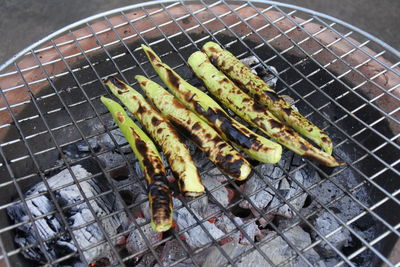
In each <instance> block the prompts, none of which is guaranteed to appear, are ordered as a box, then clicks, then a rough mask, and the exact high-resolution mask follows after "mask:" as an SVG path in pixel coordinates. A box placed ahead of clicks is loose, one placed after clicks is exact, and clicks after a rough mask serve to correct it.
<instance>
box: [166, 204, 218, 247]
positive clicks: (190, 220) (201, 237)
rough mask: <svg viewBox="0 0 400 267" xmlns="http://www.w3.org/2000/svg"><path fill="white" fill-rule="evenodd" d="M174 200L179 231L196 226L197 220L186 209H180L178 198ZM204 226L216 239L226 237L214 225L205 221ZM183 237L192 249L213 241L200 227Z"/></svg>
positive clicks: (188, 231)
mask: <svg viewBox="0 0 400 267" xmlns="http://www.w3.org/2000/svg"><path fill="white" fill-rule="evenodd" d="M173 200H174V218H175V222H176V224H177V226H178V227H179V229H180V230H182V229H186V228H188V227H190V226H193V225H196V224H197V222H196V220H195V218H194V217H193V216H192V215H191V213H190V212H189V211H188V210H187V209H186V208H185V207H181V208H178V207H180V206H181V202H180V200H179V199H176V198H174V199H173ZM193 212H194V214H195V215H196V216H197V218H198V219H199V220H201V216H200V215H199V214H198V213H197V212H196V211H193ZM202 225H203V226H204V227H205V228H206V229H207V230H208V232H209V233H210V235H211V236H212V237H213V238H214V239H217V238H220V237H222V236H223V235H224V233H223V232H222V231H221V230H220V229H218V228H217V227H216V226H215V224H213V223H210V222H208V221H205V222H203V223H202ZM183 237H184V239H185V241H186V243H187V244H188V245H189V246H191V247H192V248H197V247H202V246H204V245H205V244H207V243H210V242H211V239H210V238H209V237H208V235H207V234H206V233H205V232H204V230H203V229H202V227H200V225H198V226H196V227H194V228H191V229H189V230H187V231H185V232H184V233H183Z"/></svg>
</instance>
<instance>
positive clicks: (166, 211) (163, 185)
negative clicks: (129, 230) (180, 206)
mask: <svg viewBox="0 0 400 267" xmlns="http://www.w3.org/2000/svg"><path fill="white" fill-rule="evenodd" d="M153 178H154V182H153V183H151V184H150V185H149V188H148V190H149V194H150V197H151V200H152V202H151V203H152V207H151V209H152V213H153V219H154V223H155V224H156V225H160V224H163V223H165V222H168V221H169V219H170V217H171V215H172V214H171V193H170V191H169V188H168V186H167V179H166V177H165V176H163V175H158V176H155V177H153Z"/></svg>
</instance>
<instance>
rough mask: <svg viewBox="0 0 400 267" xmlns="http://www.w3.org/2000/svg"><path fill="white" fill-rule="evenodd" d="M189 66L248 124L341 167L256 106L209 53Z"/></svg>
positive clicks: (191, 59)
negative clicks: (220, 69) (212, 60)
mask: <svg viewBox="0 0 400 267" xmlns="http://www.w3.org/2000/svg"><path fill="white" fill-rule="evenodd" d="M188 63H189V66H190V67H191V68H192V70H193V71H194V72H195V74H196V75H197V77H199V78H200V79H201V80H202V81H203V82H204V84H205V85H206V86H207V88H208V90H209V91H210V92H211V93H212V94H213V95H214V96H215V97H217V98H218V99H219V100H220V101H221V102H222V103H223V104H224V105H225V106H227V107H229V108H230V109H231V110H232V111H233V112H235V113H236V114H237V115H238V116H240V117H241V118H243V119H244V120H245V121H247V122H248V123H249V124H251V125H252V126H254V127H256V128H258V129H260V130H261V131H263V132H264V133H265V134H267V135H268V136H270V137H272V138H274V139H275V140H276V141H278V142H279V143H281V144H282V145H284V146H286V147H287V148H288V149H290V150H292V151H293V152H295V153H297V154H299V155H301V156H303V157H306V158H310V159H314V160H316V161H318V162H321V163H322V164H324V165H326V166H330V167H334V166H338V165H340V163H339V162H338V161H336V159H335V158H333V157H332V156H331V155H329V154H327V153H325V152H323V151H321V150H319V149H317V148H315V147H313V146H312V145H311V144H310V143H309V142H307V140H305V139H304V138H302V137H301V136H300V135H298V134H297V133H296V132H295V131H293V130H292V129H291V128H289V127H288V126H286V125H284V124H282V123H281V122H280V121H279V120H278V119H277V118H276V117H275V116H274V115H273V114H272V113H271V112H270V111H269V110H268V109H267V108H266V107H264V106H262V105H260V104H258V103H256V102H255V101H254V100H253V98H252V97H251V96H249V95H247V94H246V93H245V92H243V91H242V90H240V88H239V87H237V86H236V85H235V84H234V83H233V82H232V81H231V80H229V78H228V77H226V76H225V74H223V73H222V72H220V71H219V70H218V69H217V68H216V67H214V65H213V64H211V62H210V60H208V57H207V55H206V54H204V53H203V52H200V51H197V52H195V53H193V54H192V55H191V56H190V57H189V59H188Z"/></svg>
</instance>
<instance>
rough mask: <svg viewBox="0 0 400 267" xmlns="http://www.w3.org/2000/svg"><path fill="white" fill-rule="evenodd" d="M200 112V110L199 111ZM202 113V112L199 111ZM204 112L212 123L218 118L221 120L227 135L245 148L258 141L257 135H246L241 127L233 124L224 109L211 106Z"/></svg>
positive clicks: (222, 128)
mask: <svg viewBox="0 0 400 267" xmlns="http://www.w3.org/2000/svg"><path fill="white" fill-rule="evenodd" d="M198 112H199V111H198ZM199 113H200V112H199ZM202 114H203V115H204V116H205V117H206V118H207V119H208V120H209V121H210V122H212V123H214V124H215V122H216V121H217V120H219V121H221V122H222V123H221V126H220V128H221V130H222V131H223V132H224V133H225V135H226V136H227V137H228V138H229V139H230V140H232V141H233V142H235V143H236V144H238V145H240V146H241V147H244V148H251V146H252V145H253V144H254V143H255V142H256V141H255V139H256V136H255V135H249V136H246V135H245V134H243V133H242V132H241V131H240V129H238V128H236V127H235V126H233V121H232V119H231V118H229V117H228V116H227V115H226V114H225V113H224V112H223V111H221V110H217V111H214V110H213V109H211V108H209V109H208V110H207V112H202Z"/></svg>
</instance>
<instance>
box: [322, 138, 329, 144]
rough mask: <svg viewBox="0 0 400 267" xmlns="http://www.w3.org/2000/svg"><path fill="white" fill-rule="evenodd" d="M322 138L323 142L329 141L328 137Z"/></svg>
mask: <svg viewBox="0 0 400 267" xmlns="http://www.w3.org/2000/svg"><path fill="white" fill-rule="evenodd" d="M321 140H322V142H324V143H329V141H328V138H326V137H322V138H321Z"/></svg>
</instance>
